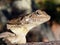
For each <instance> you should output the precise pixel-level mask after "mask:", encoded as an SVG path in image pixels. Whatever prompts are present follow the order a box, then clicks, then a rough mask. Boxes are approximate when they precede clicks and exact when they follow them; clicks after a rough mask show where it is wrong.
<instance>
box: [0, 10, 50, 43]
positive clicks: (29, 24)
mask: <svg viewBox="0 0 60 45" xmlns="http://www.w3.org/2000/svg"><path fill="white" fill-rule="evenodd" d="M50 18H51V17H50V16H49V15H48V14H47V13H45V12H44V11H41V10H37V11H35V12H33V13H31V14H29V15H26V16H24V17H23V18H22V19H21V20H19V22H16V23H15V24H14V21H12V23H11V21H10V22H8V23H7V29H10V30H11V31H12V32H13V33H14V34H15V36H14V35H13V36H11V37H10V36H6V37H5V36H2V37H5V38H6V39H8V40H9V41H10V42H11V43H12V44H15V43H16V44H21V43H26V38H25V36H26V34H27V33H28V32H29V31H30V30H31V29H33V28H34V27H36V26H38V25H40V24H42V23H45V22H47V21H49V20H50ZM0 35H2V34H0ZM0 37H1V36H0Z"/></svg>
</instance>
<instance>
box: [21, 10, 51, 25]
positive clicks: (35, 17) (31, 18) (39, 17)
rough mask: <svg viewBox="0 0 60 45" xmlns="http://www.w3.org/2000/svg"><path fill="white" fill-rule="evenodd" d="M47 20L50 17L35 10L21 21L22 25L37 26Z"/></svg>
mask: <svg viewBox="0 0 60 45" xmlns="http://www.w3.org/2000/svg"><path fill="white" fill-rule="evenodd" d="M49 20H50V16H49V15H48V14H46V13H45V12H44V11H41V10H37V11H36V12H33V13H32V14H30V15H28V16H26V17H24V19H22V23H23V24H34V25H39V24H42V23H45V22H47V21H49Z"/></svg>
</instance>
